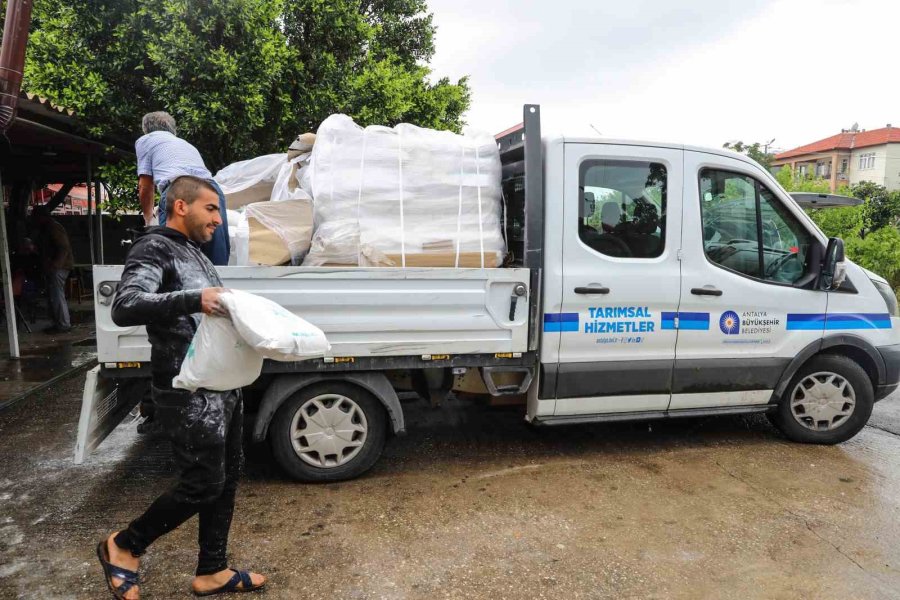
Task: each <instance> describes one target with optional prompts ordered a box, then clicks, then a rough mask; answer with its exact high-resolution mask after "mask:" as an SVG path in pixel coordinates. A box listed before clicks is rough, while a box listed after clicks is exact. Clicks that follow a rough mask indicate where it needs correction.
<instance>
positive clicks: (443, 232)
mask: <svg viewBox="0 0 900 600" xmlns="http://www.w3.org/2000/svg"><path fill="white" fill-rule="evenodd" d="M310 160H311V162H310V166H309V168H308V169H306V170H305V171H309V173H308V174H306V173H301V174H300V180H301V181H300V186H301V188H303V187H309V188H310V189H311V190H312V196H313V198H315V211H316V212H315V219H316V227H317V231H316V233H315V237H316V238H317V239H318V243H316V242H315V241H314V242H313V249H312V250H311V252H310V255H309V259H308V262H309V264H331V263H336V262H338V260H339V261H340V262H341V263H343V262H344V261H345V260H346V258H345V257H344V256H343V255H344V254H345V252H344V248H345V246H346V244H347V241H346V239H345V232H346V229H347V227H346V226H347V225H348V224H352V225H353V226H354V228H355V230H356V231H355V232H354V233H353V235H351V236H350V237H352V239H354V240H355V241H356V245H357V249H356V250H357V257H356V259H355V260H353V262H352V263H351V264H354V265H357V264H358V265H360V266H394V265H395V266H398V267H475V268H484V267H497V266H499V265H500V264H502V262H503V257H504V256H505V255H506V243H505V241H504V239H503V231H502V223H501V217H502V194H501V186H500V180H501V173H502V167H501V164H500V153H499V150H498V149H497V142H496V140H495V139H494V138H493V136H491V135H490V134H487V133H484V132H477V131H467V132H466V134H465V135H456V134H454V133H451V132H449V131H435V130H432V129H423V128H421V127H416V126H414V125H410V124H407V123H401V124H399V125H397V126H396V127H393V128H388V127H380V126H369V127H365V128H363V127H360V126H359V125H357V124H356V123H354V122H353V120H352V119H351V118H350V117H348V116H346V115H331V116H330V117H328V118H327V119H325V121H323V122H322V124H321V125H320V126H319V130H318V133H317V135H316V143H315V146H313V151H312V157H311V159H310ZM273 199H274V197H273ZM337 222H340V223H341V227H340V228H339V229H340V235H341V236H342V237H341V238H340V239H336V238H335V237H333V236H332V235H330V234H332V233H337V232H338V228H336V227H335V228H333V229H332V230H330V231H329V230H327V229H326V226H328V225H329V224H332V223H337ZM338 248H340V250H337V249H338ZM323 250H324V254H321V253H320V252H322V251H323ZM338 255H340V257H339V258H338ZM373 257H377V258H374V259H373Z"/></svg>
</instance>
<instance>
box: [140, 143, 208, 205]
mask: <svg viewBox="0 0 900 600" xmlns="http://www.w3.org/2000/svg"><path fill="white" fill-rule="evenodd" d="M134 150H135V154H137V172H138V175H139V176H140V175H150V176H151V177H153V183H154V184H156V187H157V189H159V190H160V191H162V188H164V187H165V186H166V185H168V184H169V183H170V182H171V181H172V180H174V179H176V178H177V177H180V176H182V175H193V176H194V177H200V178H201V179H212V173H210V172H209V170H208V169H207V168H206V165H205V164H204V163H203V157H202V156H200V152H199V151H198V150H197V149H196V148H194V147H193V146H192V145H191V144H189V143H188V142H186V141H184V140H183V139H181V138H180V137H177V136H175V135H173V134H171V133H169V132H168V131H151V132H150V133H148V134H147V135H143V136H141V137H139V138H138V141H137V142H135V144H134Z"/></svg>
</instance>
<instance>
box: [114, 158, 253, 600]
mask: <svg viewBox="0 0 900 600" xmlns="http://www.w3.org/2000/svg"><path fill="white" fill-rule="evenodd" d="M168 197H169V198H170V199H171V202H169V203H167V206H166V211H167V216H168V219H167V222H166V226H165V227H154V228H151V229H149V230H148V231H147V233H146V234H145V235H144V236H143V237H141V238H140V239H138V241H137V242H135V244H134V247H133V248H132V250H131V252H130V253H129V255H128V260H127V261H126V263H125V270H124V272H123V274H122V280H121V282H120V284H119V288H118V290H117V292H116V298H115V300H114V301H113V306H112V318H113V321H114V322H115V323H116V324H117V325H119V326H123V327H130V326H136V325H146V327H147V334H148V337H149V338H150V345H151V348H152V350H151V359H150V360H151V369H152V373H153V381H152V395H153V403H154V406H155V417H154V418H155V420H156V421H157V423H158V428H159V430H160V431H161V433H162V434H163V435H165V436H166V437H168V438H169V440H170V441H171V444H172V450H173V453H174V455H175V463H176V465H177V467H178V470H179V477H178V482H177V483H176V485H175V487H173V488H172V489H170V490H169V491H167V492H165V493H164V494H163V495H161V496H160V497H159V498H157V499H156V500H155V501H154V502H153V504H151V505H150V508H148V509H147V511H146V512H144V514H143V515H141V516H140V517H138V518H137V519H135V520H134V521H132V522H131V524H129V526H128V528H127V529H125V530H122V531H119V532H117V533H113V534H111V535H110V536H109V537H108V538H107V539H105V540H103V541H102V542H100V544H99V545H98V546H97V554H98V557H99V559H100V562H101V564H102V565H103V570H104V574H105V576H106V580H107V583H108V584H109V587H110V590H111V591H112V592H113V595H114V596H116V597H117V598H127V599H132V598H138V594H139V590H138V587H137V586H138V575H137V569H138V565H139V562H140V561H139V558H138V557H140V556H141V555H142V554H143V553H144V552H145V551H146V549H147V547H148V546H149V545H150V544H151V543H153V541H154V540H156V539H157V538H159V537H160V536H162V535H164V534H166V533H168V532H169V531H172V530H173V529H175V528H176V527H178V526H179V525H181V524H182V523H184V522H185V521H187V520H188V519H190V518H191V517H192V516H194V515H198V516H199V519H200V535H199V543H200V553H199V556H198V564H197V570H196V576H195V578H194V581H193V584H192V587H193V590H194V592H195V593H197V594H203V595H205V594H206V593H220V592H227V591H247V590H249V589H254V588H258V587H261V586H262V585H263V584H264V583H265V578H264V577H263V576H262V575H259V574H256V573H248V572H246V571H237V570H232V569H229V568H228V565H227V563H226V558H225V553H226V548H227V545H228V531H229V529H230V527H231V517H232V513H233V511H234V496H235V490H236V488H237V481H238V477H239V475H240V470H241V463H242V460H243V452H242V447H241V438H242V433H241V432H242V419H243V404H242V399H241V395H240V390H232V391H227V392H214V391H210V390H205V389H199V390H197V391H196V392H193V393H191V392H187V391H185V390H179V389H173V388H172V378H173V377H175V376H176V375H177V374H178V372H179V371H180V370H181V363H182V361H183V360H184V357H185V354H186V353H187V349H188V346H189V345H190V343H191V340H192V339H193V337H194V333H196V331H197V326H198V325H199V323H200V317H201V314H200V313H204V314H207V315H215V316H225V315H226V311H225V309H224V307H223V306H222V305H221V303H220V302H219V296H220V295H221V294H222V293H223V292H226V290H224V289H222V287H221V285H222V283H221V281H220V280H219V276H218V274H217V273H216V269H215V267H214V266H213V265H212V263H211V262H210V261H209V259H208V258H206V256H205V255H204V254H203V253H202V252H201V251H200V248H199V244H202V243H204V242H207V241H209V240H210V239H211V238H212V235H213V232H215V230H216V228H217V227H219V226H220V225H221V223H222V220H221V216H220V214H219V199H218V195H217V194H216V191H215V189H213V187H212V186H211V185H210V184H209V183H208V182H206V181H204V180H202V179H199V178H197V177H190V176H184V177H179V178H178V179H176V180H175V181H174V182H173V183H172V184H171V186H170V188H169V195H168Z"/></svg>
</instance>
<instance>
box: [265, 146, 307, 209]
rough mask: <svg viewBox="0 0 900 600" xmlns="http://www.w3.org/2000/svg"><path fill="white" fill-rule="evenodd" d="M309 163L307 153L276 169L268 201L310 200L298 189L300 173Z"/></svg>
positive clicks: (300, 188) (301, 189) (302, 190)
mask: <svg viewBox="0 0 900 600" xmlns="http://www.w3.org/2000/svg"><path fill="white" fill-rule="evenodd" d="M308 162H309V153H306V154H301V155H300V156H298V157H296V158H294V159H292V160H290V161H289V162H284V163H283V164H282V165H281V167H280V168H279V169H278V175H277V177H276V178H275V184H274V185H273V186H272V193H271V195H270V196H269V199H270V200H271V201H272V202H277V201H279V200H311V199H312V198H311V197H310V195H309V194H308V193H307V192H306V190H304V189H303V188H302V187H300V175H301V171H302V170H303V169H304V168H305V167H306V165H307V164H308Z"/></svg>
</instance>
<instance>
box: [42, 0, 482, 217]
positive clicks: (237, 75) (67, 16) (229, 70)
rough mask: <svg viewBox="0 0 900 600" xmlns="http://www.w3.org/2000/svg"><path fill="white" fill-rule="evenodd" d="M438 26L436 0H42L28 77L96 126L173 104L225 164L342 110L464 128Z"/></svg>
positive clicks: (132, 121) (125, 125)
mask: <svg viewBox="0 0 900 600" xmlns="http://www.w3.org/2000/svg"><path fill="white" fill-rule="evenodd" d="M434 33H435V28H434V25H433V23H432V18H431V15H430V14H428V13H427V5H426V2H425V0H368V1H365V0H363V1H360V0H103V1H101V2H98V1H97V0H35V4H34V14H33V20H32V33H31V38H30V40H29V47H28V53H27V60H26V66H25V80H24V86H25V88H26V89H27V90H28V91H31V92H35V93H38V94H40V95H42V96H46V97H48V98H50V99H51V100H52V101H54V102H56V103H58V104H61V105H64V106H66V107H69V108H72V109H74V110H75V111H76V112H77V113H78V115H79V117H80V119H81V120H82V121H83V122H84V123H86V124H87V126H88V128H89V131H90V133H92V134H95V135H100V134H107V135H113V136H118V137H122V138H126V139H134V138H135V137H136V136H137V135H139V134H140V118H141V116H142V115H143V114H144V113H146V112H148V111H151V110H167V111H168V112H170V113H172V115H173V116H174V117H175V119H176V120H177V122H178V127H179V135H181V136H183V137H185V138H186V139H188V140H189V141H191V142H192V143H193V144H194V145H196V146H197V148H198V149H199V150H200V152H201V154H202V155H203V157H204V159H205V160H206V162H207V166H208V167H210V169H211V170H212V171H216V170H218V169H219V168H221V167H223V166H225V165H226V164H228V163H230V162H233V161H235V160H241V159H246V158H250V157H253V156H257V155H260V154H265V153H270V152H277V151H281V150H283V149H284V148H285V147H286V146H287V145H288V144H289V143H290V142H291V141H292V139H293V138H294V137H295V136H296V135H297V134H299V133H302V132H304V131H310V130H313V131H314V130H315V129H316V128H317V126H318V124H319V123H320V122H321V121H322V120H323V119H324V118H325V117H327V116H328V115H329V114H332V113H336V112H342V113H345V114H348V115H350V116H351V117H353V118H354V119H355V120H356V121H357V122H358V123H360V124H362V125H369V124H374V123H378V124H385V125H394V124H396V123H399V122H411V123H415V124H418V125H422V126H425V127H432V128H439V129H449V130H452V131H459V130H460V129H461V127H462V125H463V121H462V115H463V113H464V112H465V111H466V110H467V109H468V106H469V102H470V91H469V87H468V82H467V79H466V78H462V79H460V80H459V81H456V82H451V81H450V80H448V79H447V78H441V79H437V80H436V81H432V78H431V71H430V69H429V68H428V66H427V64H428V61H429V60H430V59H431V58H432V56H433V54H434ZM116 187H118V186H116ZM130 202H131V200H128V201H127V202H126V204H130Z"/></svg>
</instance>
